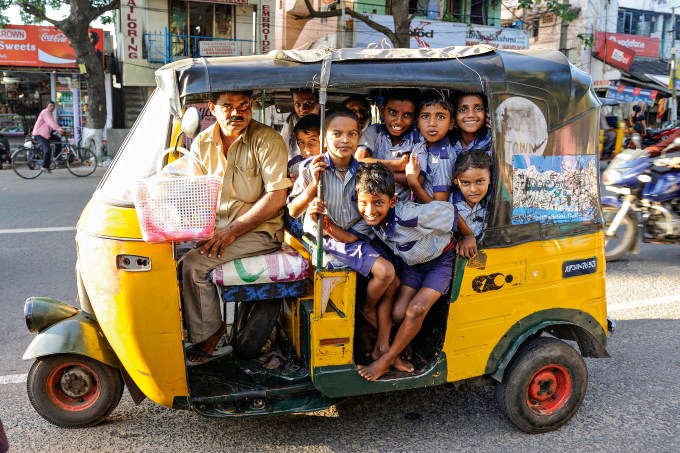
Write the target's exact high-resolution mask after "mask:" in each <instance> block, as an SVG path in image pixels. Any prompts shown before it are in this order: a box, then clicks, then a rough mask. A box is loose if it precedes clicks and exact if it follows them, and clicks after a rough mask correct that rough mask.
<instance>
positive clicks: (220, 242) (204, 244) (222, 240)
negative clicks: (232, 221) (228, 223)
mask: <svg viewBox="0 0 680 453" xmlns="http://www.w3.org/2000/svg"><path fill="white" fill-rule="evenodd" d="M235 240H236V235H235V234H234V233H232V232H231V230H230V229H229V228H228V227H227V228H220V229H219V230H215V233H214V234H213V237H211V238H210V239H207V240H205V241H200V242H199V243H197V244H196V246H195V248H198V249H201V251H200V253H201V255H205V254H207V255H208V257H209V258H210V257H212V256H213V255H216V256H217V257H218V258H221V257H222V252H223V251H224V249H225V248H226V247H227V246H228V245H231V244H232V243H233V242H234V241H235Z"/></svg>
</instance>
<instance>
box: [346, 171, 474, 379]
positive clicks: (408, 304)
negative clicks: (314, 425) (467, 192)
mask: <svg viewBox="0 0 680 453" xmlns="http://www.w3.org/2000/svg"><path fill="white" fill-rule="evenodd" d="M394 190H395V189H394V177H393V175H392V173H391V172H390V171H389V170H388V169H387V168H386V167H385V166H384V165H382V164H379V163H376V164H368V165H366V166H364V167H361V168H359V169H358V170H357V183H356V191H357V208H358V210H359V212H360V213H361V215H362V217H363V219H364V221H365V222H366V223H367V224H368V225H369V226H370V227H371V229H372V230H373V232H374V233H375V235H376V236H377V237H378V238H380V239H381V240H382V241H383V242H384V243H385V244H386V245H387V246H388V247H389V248H390V249H391V250H392V252H394V254H395V256H397V257H398V258H399V259H400V260H401V261H402V266H401V274H400V276H399V279H400V281H401V288H400V289H399V295H398V296H397V299H396V302H395V303H394V307H393V310H392V317H393V319H394V321H395V322H396V323H401V325H400V326H399V330H398V331H397V334H396V336H395V337H394V340H393V342H392V344H391V345H390V347H389V349H388V350H387V351H386V352H385V353H383V354H381V355H380V357H378V358H377V359H376V360H375V361H374V362H373V363H371V364H370V365H368V366H360V365H359V366H357V370H358V371H359V374H360V375H361V376H362V377H363V378H365V379H366V380H368V381H374V380H376V379H378V378H379V377H380V376H382V375H383V374H385V373H387V372H388V371H389V369H390V367H391V366H394V367H395V368H397V369H398V370H400V371H406V372H412V371H414V367H413V365H412V364H411V363H408V362H406V361H405V360H402V359H400V357H399V355H400V354H401V352H402V351H403V350H404V349H405V348H406V347H407V346H408V345H409V343H410V342H411V340H413V338H414V337H415V336H416V334H417V333H418V332H419V331H420V328H421V327H422V324H423V320H424V319H425V315H426V314H427V312H428V311H429V310H430V308H431V307H432V305H434V303H435V302H436V301H437V300H438V299H439V298H440V297H441V296H442V294H446V293H447V292H448V291H449V286H450V284H451V278H452V272H453V263H454V260H455V257H456V251H457V249H458V247H457V244H456V243H455V242H454V241H453V233H454V231H456V228H458V231H460V233H461V234H462V235H463V237H464V238H470V237H472V241H474V236H472V232H471V231H470V229H469V228H468V227H467V226H466V225H465V222H463V221H461V220H460V218H459V217H458V215H457V212H456V208H455V207H454V206H453V205H452V204H451V203H449V202H447V201H438V200H434V201H432V202H430V203H428V204H419V203H412V202H401V201H400V202H397V197H396V196H395V194H394Z"/></svg>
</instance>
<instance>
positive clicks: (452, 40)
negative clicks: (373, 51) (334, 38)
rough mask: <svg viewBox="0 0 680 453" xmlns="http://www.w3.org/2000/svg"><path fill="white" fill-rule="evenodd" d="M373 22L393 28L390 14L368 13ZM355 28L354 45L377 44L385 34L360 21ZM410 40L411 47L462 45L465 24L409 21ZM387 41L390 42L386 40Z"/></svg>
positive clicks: (465, 28) (463, 42)
mask: <svg viewBox="0 0 680 453" xmlns="http://www.w3.org/2000/svg"><path fill="white" fill-rule="evenodd" d="M368 17H369V18H370V19H371V20H373V21H374V22H377V23H379V24H380V25H383V26H385V27H387V28H389V29H390V30H394V19H393V18H392V16H387V15H381V14H368ZM354 28H355V41H354V42H355V44H354V45H355V47H368V46H369V45H376V44H377V45H379V46H380V43H381V42H382V40H383V39H387V38H386V37H385V35H383V34H382V33H379V32H377V31H375V30H374V29H372V28H371V27H369V26H368V25H366V24H365V23H364V22H362V21H355V22H354ZM409 31H410V34H411V42H410V46H411V48H413V49H417V48H419V47H449V46H464V45H465V38H466V36H467V25H466V24H463V23H460V22H439V21H436V20H419V19H414V20H412V21H411V28H410V30H409ZM388 42H390V41H389V40H388Z"/></svg>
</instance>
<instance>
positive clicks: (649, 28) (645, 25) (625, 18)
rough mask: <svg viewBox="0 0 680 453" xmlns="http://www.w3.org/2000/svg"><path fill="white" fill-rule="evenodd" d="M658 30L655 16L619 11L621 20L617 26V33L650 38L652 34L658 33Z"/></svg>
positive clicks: (638, 12)
mask: <svg viewBox="0 0 680 453" xmlns="http://www.w3.org/2000/svg"><path fill="white" fill-rule="evenodd" d="M656 30H657V27H656V15H655V14H650V13H643V12H640V11H633V10H626V9H619V18H618V22H617V25H616V32H617V33H625V34H628V35H639V36H650V35H651V34H652V33H656Z"/></svg>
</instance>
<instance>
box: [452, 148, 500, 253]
mask: <svg viewBox="0 0 680 453" xmlns="http://www.w3.org/2000/svg"><path fill="white" fill-rule="evenodd" d="M453 182H454V184H455V185H456V187H458V189H459V190H460V193H461V195H462V199H461V200H460V201H458V202H456V209H457V210H458V215H459V216H460V217H459V221H462V222H465V224H466V225H467V227H468V228H469V229H470V230H471V231H472V234H473V235H474V238H473V239H474V240H471V239H470V238H463V239H461V241H460V244H459V248H460V249H461V250H463V252H464V253H465V254H468V255H475V254H476V253H477V242H476V241H479V240H480V239H481V238H482V229H483V227H484V218H485V217H486V205H487V197H486V195H487V194H488V192H489V185H490V184H491V158H490V157H489V156H488V155H487V154H486V151H484V150H477V149H475V150H471V151H468V152H466V153H463V154H461V155H460V156H458V158H457V159H456V165H455V167H454V169H453Z"/></svg>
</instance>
